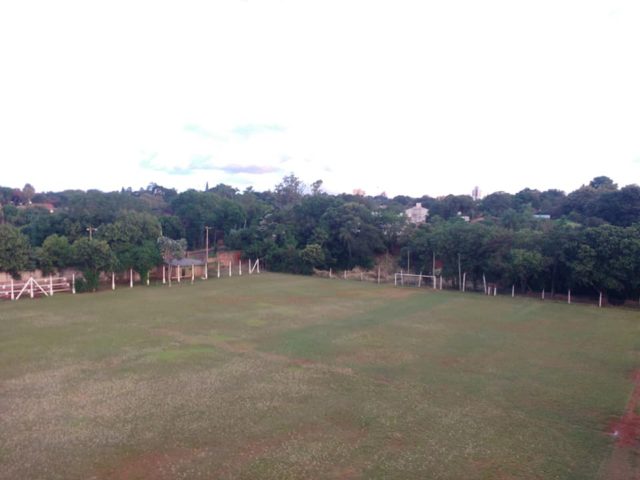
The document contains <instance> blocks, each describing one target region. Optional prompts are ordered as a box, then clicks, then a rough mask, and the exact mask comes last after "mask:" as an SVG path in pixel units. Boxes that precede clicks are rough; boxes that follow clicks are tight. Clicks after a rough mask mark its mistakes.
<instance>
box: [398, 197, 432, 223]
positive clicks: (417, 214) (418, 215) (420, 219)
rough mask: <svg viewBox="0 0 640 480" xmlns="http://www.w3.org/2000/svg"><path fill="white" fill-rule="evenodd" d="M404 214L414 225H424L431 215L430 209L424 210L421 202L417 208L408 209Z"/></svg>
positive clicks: (417, 204)
mask: <svg viewBox="0 0 640 480" xmlns="http://www.w3.org/2000/svg"><path fill="white" fill-rule="evenodd" d="M404 214H405V215H406V216H407V217H408V218H409V221H410V222H411V223H414V224H416V225H417V224H419V223H424V222H426V221H427V216H428V215H429V209H428V208H424V207H423V206H422V204H421V203H420V202H418V203H416V206H415V207H411V208H407V209H406V210H405V211H404Z"/></svg>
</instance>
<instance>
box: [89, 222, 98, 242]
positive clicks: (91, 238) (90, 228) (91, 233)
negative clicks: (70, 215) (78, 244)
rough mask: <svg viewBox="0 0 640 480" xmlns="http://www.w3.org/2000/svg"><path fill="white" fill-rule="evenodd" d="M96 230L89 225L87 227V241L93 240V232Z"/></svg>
mask: <svg viewBox="0 0 640 480" xmlns="http://www.w3.org/2000/svg"><path fill="white" fill-rule="evenodd" d="M96 230H98V229H97V228H94V227H92V226H91V225H89V226H88V227H87V232H89V240H93V232H95V231H96Z"/></svg>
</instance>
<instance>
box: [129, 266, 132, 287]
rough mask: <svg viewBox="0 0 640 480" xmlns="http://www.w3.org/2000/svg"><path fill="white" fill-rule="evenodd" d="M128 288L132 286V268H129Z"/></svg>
mask: <svg viewBox="0 0 640 480" xmlns="http://www.w3.org/2000/svg"><path fill="white" fill-rule="evenodd" d="M129 288H133V268H130V269H129Z"/></svg>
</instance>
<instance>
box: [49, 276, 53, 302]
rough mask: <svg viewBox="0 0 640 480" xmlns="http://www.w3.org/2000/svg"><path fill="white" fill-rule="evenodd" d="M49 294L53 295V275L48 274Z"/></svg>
mask: <svg viewBox="0 0 640 480" xmlns="http://www.w3.org/2000/svg"><path fill="white" fill-rule="evenodd" d="M49 295H50V296H52V297H53V276H51V275H49Z"/></svg>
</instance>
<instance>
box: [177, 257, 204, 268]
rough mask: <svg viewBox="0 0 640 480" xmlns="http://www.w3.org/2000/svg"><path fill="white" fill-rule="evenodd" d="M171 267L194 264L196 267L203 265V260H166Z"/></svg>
mask: <svg viewBox="0 0 640 480" xmlns="http://www.w3.org/2000/svg"><path fill="white" fill-rule="evenodd" d="M168 263H169V265H171V266H172V267H190V266H192V265H195V266H196V267H200V266H203V265H204V260H199V259H197V258H180V259H178V258H174V259H173V260H171V261H169V262H168Z"/></svg>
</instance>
